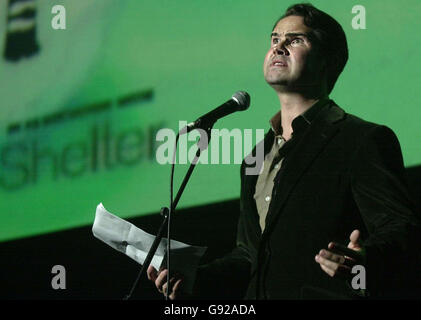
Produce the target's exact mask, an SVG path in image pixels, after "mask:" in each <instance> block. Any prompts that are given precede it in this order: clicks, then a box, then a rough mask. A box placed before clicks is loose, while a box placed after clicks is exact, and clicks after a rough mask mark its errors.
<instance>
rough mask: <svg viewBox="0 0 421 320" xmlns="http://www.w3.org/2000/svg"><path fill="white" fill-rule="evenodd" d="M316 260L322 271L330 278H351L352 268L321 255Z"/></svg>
mask: <svg viewBox="0 0 421 320" xmlns="http://www.w3.org/2000/svg"><path fill="white" fill-rule="evenodd" d="M315 259H316V261H317V262H318V263H319V264H320V267H321V268H322V270H323V271H324V272H326V273H327V274H328V275H329V276H331V277H337V276H339V277H341V278H345V279H348V278H349V277H350V274H351V268H350V267H348V266H346V265H343V264H339V263H337V262H333V261H331V260H329V259H326V258H324V257H322V256H321V255H317V256H316V258H315Z"/></svg>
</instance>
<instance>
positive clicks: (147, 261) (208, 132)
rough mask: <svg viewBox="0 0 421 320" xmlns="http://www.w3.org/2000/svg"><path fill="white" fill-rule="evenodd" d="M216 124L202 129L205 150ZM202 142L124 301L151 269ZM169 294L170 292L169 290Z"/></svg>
mask: <svg viewBox="0 0 421 320" xmlns="http://www.w3.org/2000/svg"><path fill="white" fill-rule="evenodd" d="M214 123H215V122H213V123H211V124H209V125H207V126H206V129H202V130H205V131H206V135H207V137H208V140H207V145H206V147H205V148H203V150H205V149H206V148H207V147H208V146H209V142H210V138H211V130H212V127H213V125H214ZM202 138H203V137H201V138H200V140H201V139H202ZM200 140H199V142H198V146H199V148H198V150H197V152H196V156H195V157H194V159H193V161H192V163H191V164H190V167H189V170H188V171H187V173H186V175H185V177H184V179H183V182H182V183H181V185H180V188H179V189H178V192H177V195H176V197H175V199H174V202H173V205H172V208H171V211H170V210H169V209H168V207H162V208H161V211H160V214H161V216H163V218H164V220H163V221H162V223H161V226H160V227H159V230H158V233H157V235H156V237H155V240H154V241H153V243H152V246H151V248H150V249H149V252H148V254H147V256H146V258H145V261H144V262H143V265H142V268H141V270H140V272H139V274H138V275H137V278H136V280H135V282H134V284H133V286H132V288H131V290H130V292H129V294H127V295H126V296H125V297H124V299H123V300H129V299H130V298H131V296H132V295H133V292H134V290H135V288H136V287H137V284H138V282H139V280H140V279H141V277H142V276H143V275H144V274H145V272H146V270H147V269H148V267H149V265H150V263H151V261H152V258H153V256H154V255H155V252H156V250H157V249H158V246H159V244H160V242H161V239H162V237H163V235H164V230H165V228H166V227H167V224H168V219H169V216H170V215H171V214H173V213H174V212H175V208H176V207H177V204H178V201H179V200H180V198H181V195H182V194H183V192H184V189H185V187H186V185H187V182H188V181H189V179H190V176H191V174H192V173H193V170H194V168H195V167H196V163H197V161H198V159H199V157H200V153H201V148H200V145H199V144H200ZM174 152H177V150H176V149H175V150H174ZM169 254H170V253H169V252H167V255H168V256H169ZM158 271H159V270H158ZM168 292H170V291H169V290H168Z"/></svg>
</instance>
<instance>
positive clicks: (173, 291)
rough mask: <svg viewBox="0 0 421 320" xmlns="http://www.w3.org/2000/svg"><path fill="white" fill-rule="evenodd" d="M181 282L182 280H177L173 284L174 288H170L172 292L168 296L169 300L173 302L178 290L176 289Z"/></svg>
mask: <svg viewBox="0 0 421 320" xmlns="http://www.w3.org/2000/svg"><path fill="white" fill-rule="evenodd" d="M182 281H183V279H178V280H177V281H176V282H175V284H174V286H173V288H172V292H171V294H170V296H169V298H170V299H171V300H174V299H175V298H176V292H177V290H178V287H179V286H180V283H182Z"/></svg>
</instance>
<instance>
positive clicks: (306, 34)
mask: <svg viewBox="0 0 421 320" xmlns="http://www.w3.org/2000/svg"><path fill="white" fill-rule="evenodd" d="M270 36H271V37H279V33H276V32H272V33H271V35H270ZM297 36H303V37H306V38H309V34H308V33H303V32H289V33H286V34H285V37H297Z"/></svg>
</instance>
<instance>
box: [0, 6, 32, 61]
mask: <svg viewBox="0 0 421 320" xmlns="http://www.w3.org/2000/svg"><path fill="white" fill-rule="evenodd" d="M5 12H7V26H6V41H5V49H4V58H5V59H6V60H10V61H16V60H19V59H20V58H22V57H28V56H32V55H34V54H35V53H37V52H38V50H39V45H38V43H37V40H36V24H35V16H36V6H35V0H29V1H28V0H9V2H8V7H7V11H5Z"/></svg>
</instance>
